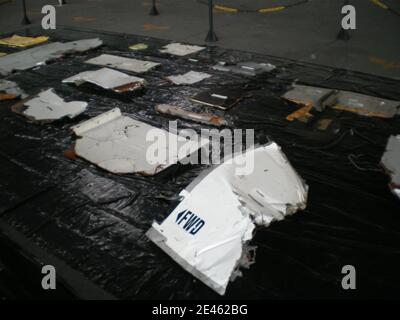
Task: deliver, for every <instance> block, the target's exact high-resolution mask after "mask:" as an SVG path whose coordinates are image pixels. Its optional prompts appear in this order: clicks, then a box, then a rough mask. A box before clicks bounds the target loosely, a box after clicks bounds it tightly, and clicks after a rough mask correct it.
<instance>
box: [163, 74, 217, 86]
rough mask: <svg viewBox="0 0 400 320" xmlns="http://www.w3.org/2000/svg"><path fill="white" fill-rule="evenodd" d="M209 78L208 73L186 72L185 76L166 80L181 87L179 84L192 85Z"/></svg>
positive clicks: (171, 77) (170, 77)
mask: <svg viewBox="0 0 400 320" xmlns="http://www.w3.org/2000/svg"><path fill="white" fill-rule="evenodd" d="M210 77H211V75H210V74H208V73H204V72H197V71H189V72H186V73H185V74H181V75H177V76H169V77H167V79H168V80H169V81H171V82H173V83H175V84H178V85H181V84H194V83H197V82H200V81H202V80H204V79H207V78H210Z"/></svg>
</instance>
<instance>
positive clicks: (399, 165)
mask: <svg viewBox="0 0 400 320" xmlns="http://www.w3.org/2000/svg"><path fill="white" fill-rule="evenodd" d="M381 163H382V165H383V166H384V167H385V169H386V170H387V172H388V173H389V174H390V176H391V183H392V187H391V188H392V191H393V193H394V194H395V195H396V196H397V197H398V198H399V199H400V135H397V136H390V138H389V140H388V143H387V145H386V151H385V153H384V154H383V156H382V160H381Z"/></svg>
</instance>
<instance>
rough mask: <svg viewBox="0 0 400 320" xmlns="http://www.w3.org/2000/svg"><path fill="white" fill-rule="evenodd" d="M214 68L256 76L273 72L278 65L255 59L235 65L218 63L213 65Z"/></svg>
mask: <svg viewBox="0 0 400 320" xmlns="http://www.w3.org/2000/svg"><path fill="white" fill-rule="evenodd" d="M213 69H214V70H219V71H228V72H233V73H237V74H243V75H246V76H255V75H258V74H262V73H267V72H271V71H272V70H274V69H276V66H274V65H273V64H270V63H258V62H253V61H248V62H240V63H238V64H235V65H227V64H226V63H218V64H216V65H215V66H214V67H213Z"/></svg>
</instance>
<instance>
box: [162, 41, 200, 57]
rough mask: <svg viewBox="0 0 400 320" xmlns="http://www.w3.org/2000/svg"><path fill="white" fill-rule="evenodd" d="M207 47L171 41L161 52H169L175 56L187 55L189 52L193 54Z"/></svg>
mask: <svg viewBox="0 0 400 320" xmlns="http://www.w3.org/2000/svg"><path fill="white" fill-rule="evenodd" d="M204 49H205V47H200V46H195V45H188V44H182V43H170V44H167V45H165V46H164V47H163V49H161V50H160V52H163V53H169V54H172V55H175V56H186V55H188V54H192V53H195V52H199V51H201V50H204Z"/></svg>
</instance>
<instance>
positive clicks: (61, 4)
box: [58, 0, 67, 6]
mask: <svg viewBox="0 0 400 320" xmlns="http://www.w3.org/2000/svg"><path fill="white" fill-rule="evenodd" d="M58 3H59V5H60V6H63V5H64V4H67V2H66V1H65V0H58Z"/></svg>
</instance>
